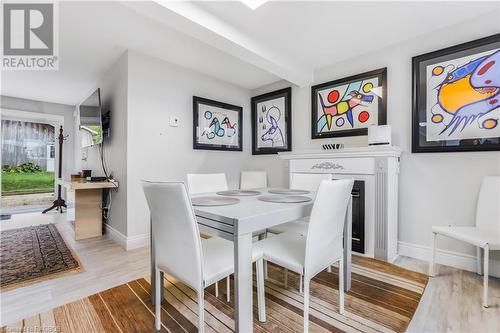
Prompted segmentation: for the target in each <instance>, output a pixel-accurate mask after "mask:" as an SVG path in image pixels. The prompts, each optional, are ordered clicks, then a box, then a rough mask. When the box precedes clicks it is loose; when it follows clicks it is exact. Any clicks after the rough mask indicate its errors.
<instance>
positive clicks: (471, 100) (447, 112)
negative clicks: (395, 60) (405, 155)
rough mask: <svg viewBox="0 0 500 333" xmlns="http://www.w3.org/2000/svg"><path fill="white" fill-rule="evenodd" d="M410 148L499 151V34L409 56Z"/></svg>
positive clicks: (420, 150) (416, 149)
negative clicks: (411, 71) (410, 78)
mask: <svg viewBox="0 0 500 333" xmlns="http://www.w3.org/2000/svg"><path fill="white" fill-rule="evenodd" d="M412 118H413V124H412V152H414V153H425V152H454V151H484V150H500V125H499V124H498V121H499V119H500V34H496V35H493V36H489V37H486V38H482V39H478V40H475V41H472V42H468V43H464V44H460V45H456V46H452V47H448V48H446V49H442V50H439V51H435V52H431V53H427V54H423V55H420V56H417V57H414V58H413V117H412Z"/></svg>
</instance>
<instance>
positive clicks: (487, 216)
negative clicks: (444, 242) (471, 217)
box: [429, 176, 500, 307]
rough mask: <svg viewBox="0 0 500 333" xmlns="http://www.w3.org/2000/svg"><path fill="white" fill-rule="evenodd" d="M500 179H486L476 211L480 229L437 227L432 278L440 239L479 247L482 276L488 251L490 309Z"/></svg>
mask: <svg viewBox="0 0 500 333" xmlns="http://www.w3.org/2000/svg"><path fill="white" fill-rule="evenodd" d="M499 207H500V176H489V177H484V178H483V181H482V183H481V188H480V190H479V197H478V200H477V207H476V226H474V227H465V226H447V227H445V226H433V227H432V234H431V236H432V241H431V247H432V254H431V260H430V263H429V275H430V276H434V262H435V257H436V245H437V238H436V236H437V235H443V236H446V237H450V238H454V239H456V240H460V241H462V242H466V243H469V244H472V245H474V246H476V250H477V266H476V269H477V273H478V274H479V275H480V274H481V249H484V272H483V274H484V278H483V306H484V307H488V274H489V251H490V250H500V208H499Z"/></svg>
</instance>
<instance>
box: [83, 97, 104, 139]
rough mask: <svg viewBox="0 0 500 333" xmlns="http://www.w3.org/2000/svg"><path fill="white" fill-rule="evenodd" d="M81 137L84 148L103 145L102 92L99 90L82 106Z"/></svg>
mask: <svg viewBox="0 0 500 333" xmlns="http://www.w3.org/2000/svg"><path fill="white" fill-rule="evenodd" d="M79 109H80V112H79V113H80V126H79V130H80V137H81V138H82V147H90V146H94V145H98V144H100V143H102V119H101V91H100V89H99V88H98V89H97V90H96V91H94V92H93V93H92V95H90V96H89V97H87V99H85V101H83V102H82V103H81V104H80V106H79Z"/></svg>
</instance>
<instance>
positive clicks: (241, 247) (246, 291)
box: [234, 233, 253, 333]
mask: <svg viewBox="0 0 500 333" xmlns="http://www.w3.org/2000/svg"><path fill="white" fill-rule="evenodd" d="M234 291H235V295H234V299H235V311H236V313H235V329H236V332H242V333H243V332H244V333H250V332H252V331H253V315H252V314H253V311H252V309H253V305H252V301H253V295H252V234H251V233H249V234H245V235H234Z"/></svg>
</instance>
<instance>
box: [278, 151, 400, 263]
mask: <svg viewBox="0 0 500 333" xmlns="http://www.w3.org/2000/svg"><path fill="white" fill-rule="evenodd" d="M279 156H280V158H281V159H284V160H287V161H288V163H287V168H288V173H289V174H293V173H329V174H332V176H333V178H334V179H342V178H353V179H354V180H355V181H356V182H355V185H354V188H353V218H354V219H353V251H355V252H358V253H361V254H363V255H365V256H368V257H372V258H377V259H381V260H385V261H389V262H392V261H393V260H394V259H395V258H396V256H397V234H398V176H399V158H400V156H401V150H400V149H399V148H398V147H392V146H374V147H362V148H345V149H340V150H337V151H324V150H320V151H318V150H316V151H303V152H286V153H285V152H284V153H279ZM332 204H333V203H332ZM361 206H362V207H361ZM363 210H364V213H363ZM356 215H358V216H356ZM363 222H364V223H363ZM356 232H357V233H358V234H356ZM360 233H363V234H360ZM360 236H364V237H360ZM363 238H364V239H363Z"/></svg>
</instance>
